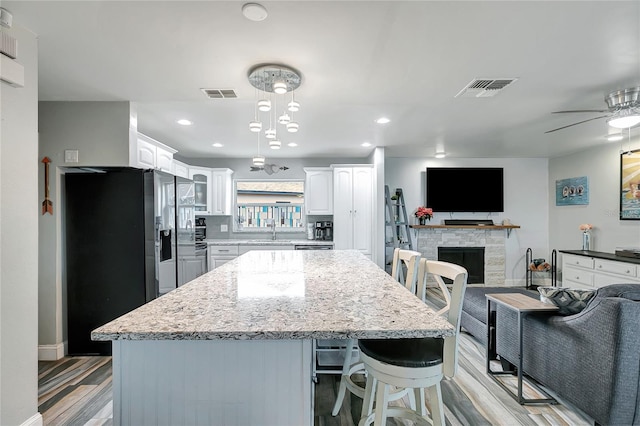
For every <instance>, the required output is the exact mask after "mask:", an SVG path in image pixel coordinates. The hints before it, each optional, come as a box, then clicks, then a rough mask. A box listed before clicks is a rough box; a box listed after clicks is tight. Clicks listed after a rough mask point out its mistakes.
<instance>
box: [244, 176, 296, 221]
mask: <svg viewBox="0 0 640 426" xmlns="http://www.w3.org/2000/svg"><path fill="white" fill-rule="evenodd" d="M235 213H236V214H235V225H236V231H256V230H260V229H263V230H268V229H270V228H269V225H270V224H271V222H272V221H275V224H276V229H278V230H280V231H282V230H287V229H291V230H294V229H295V230H297V231H300V230H302V229H303V227H304V223H303V220H304V181H303V180H299V181H298V180H236V181H235Z"/></svg>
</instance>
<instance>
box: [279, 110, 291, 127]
mask: <svg viewBox="0 0 640 426" xmlns="http://www.w3.org/2000/svg"><path fill="white" fill-rule="evenodd" d="M290 121H291V117H289V114H287V113H286V112H284V113H283V114H282V115H281V116H280V117H278V123H280V124H287V123H289V122H290Z"/></svg>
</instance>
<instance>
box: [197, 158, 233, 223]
mask: <svg viewBox="0 0 640 426" xmlns="http://www.w3.org/2000/svg"><path fill="white" fill-rule="evenodd" d="M232 174H233V170H231V169H211V168H207V167H195V166H189V179H192V180H193V182H194V183H195V193H196V194H195V195H196V204H195V207H196V215H206V216H212V215H225V216H229V215H231V205H232V202H231V200H232V198H233V188H232V181H231V175H232Z"/></svg>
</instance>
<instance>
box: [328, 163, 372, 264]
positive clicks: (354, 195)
mask: <svg viewBox="0 0 640 426" xmlns="http://www.w3.org/2000/svg"><path fill="white" fill-rule="evenodd" d="M372 211H373V167H372V166H371V165H362V166H334V168H333V241H334V248H335V249H336V250H345V249H356V250H359V251H360V252H362V254H364V255H365V256H367V257H368V258H369V259H371V258H372V253H373V246H372V241H373V240H372V231H371V230H372V229H373V228H374V227H373V215H372Z"/></svg>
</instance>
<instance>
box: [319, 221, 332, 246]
mask: <svg viewBox="0 0 640 426" xmlns="http://www.w3.org/2000/svg"><path fill="white" fill-rule="evenodd" d="M315 235H316V240H322V241H333V222H331V221H323V222H320V221H318V222H316V230H315Z"/></svg>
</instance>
